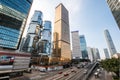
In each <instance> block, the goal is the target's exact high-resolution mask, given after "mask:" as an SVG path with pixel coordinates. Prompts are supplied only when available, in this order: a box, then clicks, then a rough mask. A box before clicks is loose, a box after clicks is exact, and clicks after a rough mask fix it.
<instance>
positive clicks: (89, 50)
mask: <svg viewBox="0 0 120 80" xmlns="http://www.w3.org/2000/svg"><path fill="white" fill-rule="evenodd" d="M87 52H88V59H90V61H91V62H93V50H92V48H90V47H87Z"/></svg>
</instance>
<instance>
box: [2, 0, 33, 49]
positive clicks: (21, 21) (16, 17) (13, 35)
mask: <svg viewBox="0 0 120 80" xmlns="http://www.w3.org/2000/svg"><path fill="white" fill-rule="evenodd" d="M31 5H32V0H0V48H10V49H18V47H19V44H20V40H21V37H22V34H23V30H24V28H25V27H24V26H25V23H26V19H27V16H28V13H29V10H30V7H31Z"/></svg>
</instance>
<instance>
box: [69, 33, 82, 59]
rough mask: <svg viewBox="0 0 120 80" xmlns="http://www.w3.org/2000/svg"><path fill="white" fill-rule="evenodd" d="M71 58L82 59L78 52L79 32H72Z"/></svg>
mask: <svg viewBox="0 0 120 80" xmlns="http://www.w3.org/2000/svg"><path fill="white" fill-rule="evenodd" d="M71 33H72V58H73V59H80V58H82V55H81V51H80V39H79V31H72V32H71Z"/></svg>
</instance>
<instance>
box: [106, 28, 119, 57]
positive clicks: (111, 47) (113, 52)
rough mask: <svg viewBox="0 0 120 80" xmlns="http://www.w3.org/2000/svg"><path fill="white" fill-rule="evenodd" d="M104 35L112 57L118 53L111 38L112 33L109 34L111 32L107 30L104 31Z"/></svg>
mask: <svg viewBox="0 0 120 80" xmlns="http://www.w3.org/2000/svg"><path fill="white" fill-rule="evenodd" d="M104 35H105V38H106V41H107V45H108V48H109V51H110V53H111V56H112V55H113V54H115V53H116V52H117V51H116V49H115V46H114V43H113V41H112V38H111V36H110V33H109V31H108V30H107V29H106V30H104Z"/></svg>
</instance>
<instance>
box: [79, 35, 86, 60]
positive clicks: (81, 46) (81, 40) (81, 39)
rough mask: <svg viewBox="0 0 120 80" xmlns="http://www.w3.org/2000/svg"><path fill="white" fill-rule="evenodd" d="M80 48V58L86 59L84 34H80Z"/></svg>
mask: <svg viewBox="0 0 120 80" xmlns="http://www.w3.org/2000/svg"><path fill="white" fill-rule="evenodd" d="M80 50H81V53H82V59H88V53H87V47H86V40H85V37H84V35H80Z"/></svg>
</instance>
